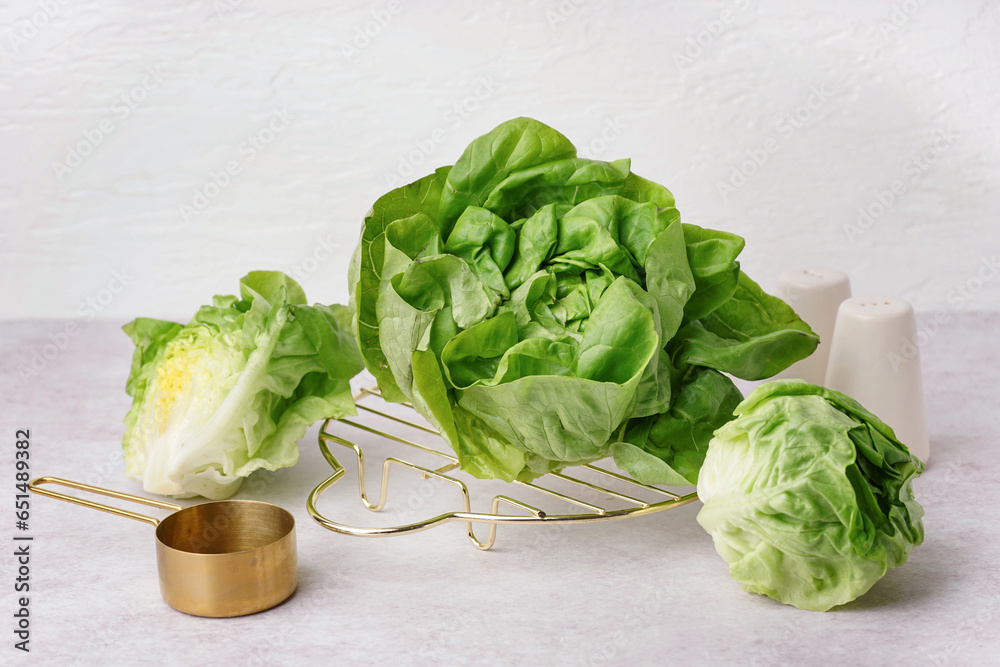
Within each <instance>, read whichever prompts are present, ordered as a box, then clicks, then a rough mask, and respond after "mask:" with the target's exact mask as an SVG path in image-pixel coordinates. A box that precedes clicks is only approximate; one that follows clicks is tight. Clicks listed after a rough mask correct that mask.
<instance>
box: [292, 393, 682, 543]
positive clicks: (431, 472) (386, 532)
mask: <svg viewBox="0 0 1000 667" xmlns="http://www.w3.org/2000/svg"><path fill="white" fill-rule="evenodd" d="M365 395H371V396H378V394H377V393H376V391H373V390H369V389H365V390H362V391H361V393H360V394H359V395H358V396H356V397H355V402H356V403H357V401H358V400H359V399H360V398H363V397H364V396H365ZM358 407H359V408H361V409H363V410H365V411H367V412H370V413H373V414H376V415H378V416H381V417H385V418H388V419H390V420H392V421H395V422H398V423H400V424H404V425H406V426H409V427H413V428H417V429H419V430H421V431H424V432H426V433H430V434H434V435H439V434H438V432H437V431H435V430H434V429H431V428H428V427H426V426H424V425H422V424H418V423H416V422H412V421H409V420H406V419H402V418H400V417H397V416H394V415H391V414H388V413H386V412H382V411H380V410H376V409H373V408H370V407H367V406H364V405H361V404H360V403H358ZM333 421H339V422H340V423H343V424H345V425H348V426H352V427H354V428H357V429H360V430H362V431H366V432H368V433H372V434H375V435H378V436H380V437H384V438H387V439H389V440H393V441H396V442H398V443H401V444H404V445H409V446H410V447H413V448H416V449H418V450H421V451H424V452H427V453H430V454H434V455H436V456H439V457H441V458H444V459H446V460H447V461H448V464H447V465H445V466H443V467H441V468H438V469H430V468H426V467H424V466H419V465H416V464H414V463H410V462H409V461H404V460H402V459H399V458H396V457H389V458H387V459H385V462H384V463H383V465H382V481H381V488H380V489H379V494H378V495H379V497H378V500H377V501H376V502H372V501H371V499H370V498H369V497H368V493H367V488H366V484H365V479H366V477H365V457H364V452H363V451H362V450H361V448H360V447H359V446H358V445H357V444H355V443H353V442H351V441H350V440H347V439H345V438H342V437H340V436H338V435H335V434H333V433H330V432H329V431H328V427H329V426H330V424H331V422H333ZM328 441H329V442H334V443H337V444H339V445H342V446H344V447H347V448H348V449H350V450H352V451H353V452H354V454H355V457H356V459H357V464H358V494H359V495H360V497H361V501H362V503H363V504H364V506H365V507H366V508H368V509H369V510H371V511H373V512H378V511H380V510H381V509H382V508H383V507H385V503H386V499H387V496H388V492H389V471H390V469H391V468H392V467H394V466H395V467H402V468H408V469H410V470H415V471H417V472H419V473H420V474H421V476H422V477H423V478H424V479H427V478H428V477H434V478H437V479H440V480H442V481H445V482H448V483H449V484H452V485H454V486H456V487H458V488H459V490H460V491H461V493H462V504H463V511H460V512H446V513H444V514H440V515H438V516H435V517H431V518H428V519H425V520H423V521H417V522H414V523H408V524H405V525H400V526H388V527H378V528H362V527H359V526H348V525H345V524H342V523H339V522H336V521H332V520H330V519H328V518H327V517H325V516H324V515H323V514H322V513H321V512H320V511H319V510H318V509H317V507H316V504H317V501H318V500H319V498H320V496H322V495H323V493H324V492H326V490H327V489H329V488H330V487H331V486H333V485H334V484H336V483H337V482H338V481H339V480H340V479H341V478H342V477H343V476H344V475H345V473H346V469H345V468H344V466H342V465H341V464H340V462H339V461H337V459H336V457H334V455H333V453H332V452H331V451H330V448H329V446H328V444H327V442H328ZM319 448H320V452H321V453H322V454H323V458H325V459H326V461H327V463H329V464H330V466H331V467H332V468H333V470H334V472H333V474H332V475H330V476H329V477H328V478H327V479H325V480H323V481H322V482H320V483H319V484H318V485H317V486H316V488H314V489H313V490H312V493H310V494H309V498H308V500H307V501H306V508H307V510H308V511H309V515H310V516H311V517H312V518H313V520H315V521H316V522H317V523H318V524H320V525H321V526H323V527H324V528H326V529H328V530H332V531H334V532H337V533H342V534H345V535H355V536H359V537H387V536H391V535H401V534H405V533H415V532H420V531H423V530H428V529H430V528H433V527H435V526H438V525H441V524H444V523H449V522H454V521H460V522H463V523H465V526H466V534H467V535H468V538H469V541H470V542H472V544H473V546H475V547H476V548H477V549H480V550H484V551H485V550H487V549H489V548H490V547H492V546H493V544H494V542H495V541H496V529H497V526H498V525H499V524H523V523H531V524H539V523H552V524H566V523H593V522H597V521H608V520H612V519H619V518H624V517H628V516H641V515H645V514H653V513H655V512H660V511H663V510H667V509H672V508H674V507H680V506H681V505H686V504H688V503H690V502H692V501H694V500H695V499H696V498H697V493H694V492H692V493H688V494H686V495H683V496H682V495H678V494H675V493H672V492H670V491H666V490H664V489H660V488H657V487H654V486H649V485H647V484H642V483H640V482H636V481H635V480H633V479H630V478H628V477H625V476H624V475H619V474H617V473H615V472H612V471H610V470H605V469H603V468H599V467H597V466H594V465H589V464H588V465H585V466H582V467H584V468H586V469H588V470H591V471H595V472H597V473H600V474H602V475H604V476H607V477H610V478H613V479H617V480H619V481H620V482H624V483H627V484H631V485H633V486H636V487H641V488H643V489H646V490H647V491H653V492H655V493H657V494H660V495H663V496H666V497H667V498H668V499H667V500H664V501H661V502H655V503H651V502H645V501H642V500H639V499H637V498H634V497H632V496H628V495H626V494H623V493H619V492H617V491H612V490H610V489H607V488H604V487H602V486H598V485H596V484H592V483H590V482H586V481H584V480H581V479H577V478H575V477H571V476H569V475H566V474H564V473H561V472H560V473H549V476H550V477H555V478H557V479H561V480H564V481H567V482H569V483H572V484H574V485H577V486H581V487H584V488H588V489H591V490H594V491H598V492H600V493H603V494H605V495H608V496H611V497H613V498H616V499H618V500H620V501H624V502H626V503H628V504H630V505H633V506H632V507H626V508H624V509H616V510H607V509H605V508H603V507H600V506H598V505H594V504H592V503H588V502H585V501H583V500H579V499H577V498H574V497H572V496H569V495H565V494H562V493H559V492H557V491H553V490H551V489H548V488H545V487H542V486H538V485H537V484H534V483H527V482H514V484H517V485H519V486H521V487H526V488H530V489H532V490H534V491H538V492H541V493H543V494H545V495H548V496H550V497H553V498H556V499H558V500H561V501H564V502H567V503H571V504H573V505H576V506H578V507H582V508H583V509H584V510H586V513H583V514H558V515H552V514H547V513H546V512H545V511H543V510H541V509H539V508H537V507H534V506H532V505H529V504H527V503H524V502H522V501H520V500H516V499H514V498H511V497H509V496H506V495H497V496H495V497H494V498H493V503H492V508H491V512H490V513H488V514H485V513H476V512H472V509H471V499H470V495H469V489H468V487H467V486H466V485H465V483H464V482H462V481H461V480H459V479H456V478H455V477H452V476H450V475H447V474H445V473H447V472H448V471H449V470H452V469H454V468H457V467H458V459H457V458H456V457H454V456H452V455H450V454H446V453H444V452H441V451H438V450H436V449H433V448H430V447H425V446H424V445H421V444H419V443H416V442H413V441H411V440H407V439H405V438H401V437H399V436H397V435H394V434H392V433H388V432H383V431H379V430H377V429H374V428H371V427H369V426H366V425H364V424H360V423H358V422H354V421H351V420H349V419H340V420H332V419H327V420H326V421H325V422H324V423H323V427H322V428H321V429H320V432H319ZM501 503H504V504H506V505H510V506H511V507H516V508H518V509H521V510H523V511H525V512H526V513H527V514H523V515H520V514H499V509H500V504H501ZM473 523H488V524H489V534H488V536H487V538H486V540H485V541H481V540H480V539H479V538H477V537H476V534H475V531H474V530H473Z"/></svg>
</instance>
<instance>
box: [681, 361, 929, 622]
mask: <svg viewBox="0 0 1000 667" xmlns="http://www.w3.org/2000/svg"><path fill="white" fill-rule="evenodd" d="M735 413H736V415H738V416H737V418H736V419H734V420H733V421H731V422H729V423H728V424H726V425H725V426H723V427H722V428H720V429H719V430H717V431H716V432H715V437H714V438H713V439H712V441H711V443H710V445H709V448H708V455H707V456H706V458H705V462H704V465H703V466H702V468H701V474H700V477H699V479H698V497H699V498H700V499H701V501H702V503H704V507H702V509H701V511H700V512H699V513H698V522H699V523H700V524H701V525H702V527H703V528H704V529H705V530H707V531H708V532H709V533H710V534H711V535H712V539H713V540H714V542H715V548H716V550H717V551H718V552H719V555H721V556H722V557H723V558H724V559H725V560H726V561H727V562H728V563H729V573H730V575H731V576H732V577H733V579H735V580H736V581H738V582H740V583H741V584H742V585H743V588H744V589H745V590H747V591H750V592H752V593H760V594H763V595H767V596H769V597H772V598H774V599H775V600H778V601H780V602H783V603H785V604H790V605H794V606H796V607H799V608H800V609H811V610H814V611H826V610H828V609H830V608H831V607H835V606H837V605H841V604H844V603H846V602H850V601H851V600H854V599H855V598H857V597H858V596H860V595H862V594H864V593H865V592H866V591H868V589H869V588H871V587H872V585H873V584H874V583H875V582H876V581H878V580H879V579H881V578H882V577H883V576H884V575H885V573H886V572H887V571H888V570H891V569H892V568H894V567H896V566H898V565H902V564H903V563H905V562H906V558H907V556H908V555H909V553H910V550H911V549H912V548H913V547H914V546H915V545H917V544H920V543H921V542H922V541H923V538H924V528H923V524H922V522H921V517H922V516H923V513H924V512H923V508H921V506H920V504H919V503H917V501H916V500H915V499H914V497H913V479H914V478H915V477H917V476H918V475H919V474H920V473H921V472H922V471H923V469H924V466H923V463H921V462H920V460H919V459H917V458H915V457H914V456H912V455H911V454H910V452H909V450H908V449H907V448H906V446H905V445H904V444H903V443H901V442H900V441H899V440H898V439H897V438H896V436H895V434H894V433H893V431H892V429H891V428H889V427H888V426H887V425H886V424H885V423H883V422H882V421H881V420H880V419H879V418H878V417H876V416H875V415H873V414H872V413H870V412H868V411H867V410H866V409H865V408H864V407H862V406H861V405H860V404H859V403H858V402H857V401H855V400H853V399H851V398H849V397H848V396H845V395H844V394H841V393H839V392H836V391H833V390H830V389H825V388H823V387H817V386H814V385H811V384H807V383H805V382H802V381H799V380H780V381H775V382H769V383H767V384H764V385H761V386H760V387H758V388H757V389H756V390H755V391H754V392H753V393H751V394H750V396H749V397H747V399H746V400H745V401H743V402H742V403H741V404H740V405H739V406H737V408H736V411H735Z"/></svg>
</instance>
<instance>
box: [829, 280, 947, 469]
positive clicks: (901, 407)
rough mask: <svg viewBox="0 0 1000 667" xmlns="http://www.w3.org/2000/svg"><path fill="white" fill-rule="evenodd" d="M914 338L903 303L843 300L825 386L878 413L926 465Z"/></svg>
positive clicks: (911, 320)
mask: <svg viewBox="0 0 1000 667" xmlns="http://www.w3.org/2000/svg"><path fill="white" fill-rule="evenodd" d="M916 336H917V322H916V318H915V317H914V315H913V307H912V306H910V304H909V303H907V302H906V301H903V300H902V299H896V298H893V297H864V298H853V299H847V300H846V301H844V302H843V303H841V304H840V308H839V310H838V311H837V321H836V325H835V327H834V332H833V338H832V339H831V342H830V349H829V362H828V364H827V372H826V381H825V383H824V384H825V385H826V386H827V387H829V388H830V389H835V390H837V391H840V392H843V393H845V394H847V395H848V396H850V397H852V398H853V399H855V400H856V401H858V402H859V403H861V404H862V405H863V406H865V407H866V408H868V409H869V410H870V411H872V412H874V413H875V414H876V415H878V417H879V418H880V419H881V420H882V421H884V422H885V423H886V424H888V425H889V426H891V427H892V430H893V431H895V433H896V437H898V438H899V439H900V441H902V442H903V444H905V445H906V446H907V447H908V448H909V449H910V452H911V453H913V455H914V456H916V457H917V458H919V459H920V460H921V461H924V462H925V463H926V462H927V459H928V458H929V457H930V442H929V440H928V437H927V421H926V417H925V413H924V385H923V381H922V378H921V374H920V353H919V350H918V348H917V345H916Z"/></svg>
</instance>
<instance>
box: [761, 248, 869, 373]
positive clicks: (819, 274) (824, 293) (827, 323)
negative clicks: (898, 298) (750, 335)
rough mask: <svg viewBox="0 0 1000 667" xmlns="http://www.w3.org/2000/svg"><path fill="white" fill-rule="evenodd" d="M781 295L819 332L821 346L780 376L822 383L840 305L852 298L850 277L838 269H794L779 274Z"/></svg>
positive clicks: (811, 327) (779, 294)
mask: <svg viewBox="0 0 1000 667" xmlns="http://www.w3.org/2000/svg"><path fill="white" fill-rule="evenodd" d="M778 296H780V297H781V298H782V299H784V301H785V302H786V303H787V304H788V305H790V306H791V307H792V308H793V309H794V310H795V312H796V314H797V315H798V316H799V317H801V318H802V319H803V320H804V321H805V323H806V324H808V325H809V328H810V329H812V330H813V331H814V332H815V333H816V334H818V335H819V346H818V347H817V348H816V351H815V352H813V353H812V354H811V355H809V356H808V357H806V358H805V359H803V360H801V361H797V362H795V363H794V364H792V365H791V366H789V367H788V368H787V369H785V370H784V371H782V372H781V373H779V374H778V375H777V377H779V378H798V379H800V380H805V381H806V382H809V383H812V384H823V382H824V381H825V380H826V367H827V359H828V358H829V356H830V340H831V338H832V337H833V325H834V323H835V322H836V320H837V309H838V308H839V307H840V304H841V302H842V301H844V300H845V299H849V298H851V281H850V279H849V278H848V277H847V274H845V273H844V272H842V271H838V270H837V269H831V268H825V267H823V268H808V269H792V270H790V271H785V272H784V273H782V274H781V276H780V277H779V278H778Z"/></svg>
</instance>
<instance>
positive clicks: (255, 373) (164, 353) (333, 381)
mask: <svg viewBox="0 0 1000 667" xmlns="http://www.w3.org/2000/svg"><path fill="white" fill-rule="evenodd" d="M349 318H350V316H349V313H348V311H347V309H346V308H345V307H344V306H337V305H334V306H324V305H320V304H316V305H314V306H308V305H306V298H305V294H304V293H303V292H302V288H301V287H299V285H298V283H296V282H295V281H294V280H292V279H291V278H289V277H288V276H286V275H284V274H283V273H278V272H271V271H254V272H252V273H249V274H247V275H246V276H245V277H244V278H243V279H242V280H240V296H239V297H236V296H216V297H215V298H214V299H213V303H212V305H210V306H203V307H202V308H201V309H199V310H198V312H197V313H196V314H195V316H194V318H193V319H192V320H191V321H190V322H189V323H188V324H186V325H181V324H178V323H176V322H165V321H162V320H155V319H149V318H138V319H136V320H134V321H133V322H130V323H128V324H126V325H125V327H124V330H125V332H126V333H127V334H128V335H129V337H130V338H131V339H132V341H133V342H134V343H135V346H136V349H135V353H134V355H133V358H132V370H131V373H130V374H129V378H128V383H127V385H126V391H127V392H128V394H129V395H130V396H132V399H133V400H132V407H131V408H130V409H129V411H128V414H127V415H126V416H125V425H126V430H125V435H124V438H123V440H122V446H123V447H124V450H125V465H126V473H127V474H128V475H129V476H130V477H132V478H134V479H137V480H141V481H142V483H143V489H144V490H146V491H149V492H152V493H159V494H163V495H170V496H178V497H187V496H193V495H201V496H205V497H207V498H213V499H221V498H228V497H229V496H231V495H233V494H234V493H236V491H237V490H238V489H239V486H240V484H241V482H242V481H243V479H244V478H245V477H247V476H248V475H249V474H250V473H252V472H253V471H254V470H256V469H258V468H264V469H266V470H276V469H278V468H283V467H287V466H291V465H294V464H295V463H296V462H297V461H298V457H299V451H298V446H297V443H298V440H299V439H300V438H301V437H302V435H303V434H304V433H305V431H306V428H307V427H308V426H309V425H310V424H312V423H313V422H315V421H317V420H319V419H322V418H325V417H341V416H347V415H353V414H355V408H354V402H353V400H352V398H351V390H350V386H349V385H348V380H350V379H351V378H352V377H353V376H354V375H356V374H357V373H358V372H359V371H360V370H361V368H362V362H361V358H360V355H359V352H358V348H357V343H356V342H355V340H354V337H353V335H351V333H350V319H349Z"/></svg>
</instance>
